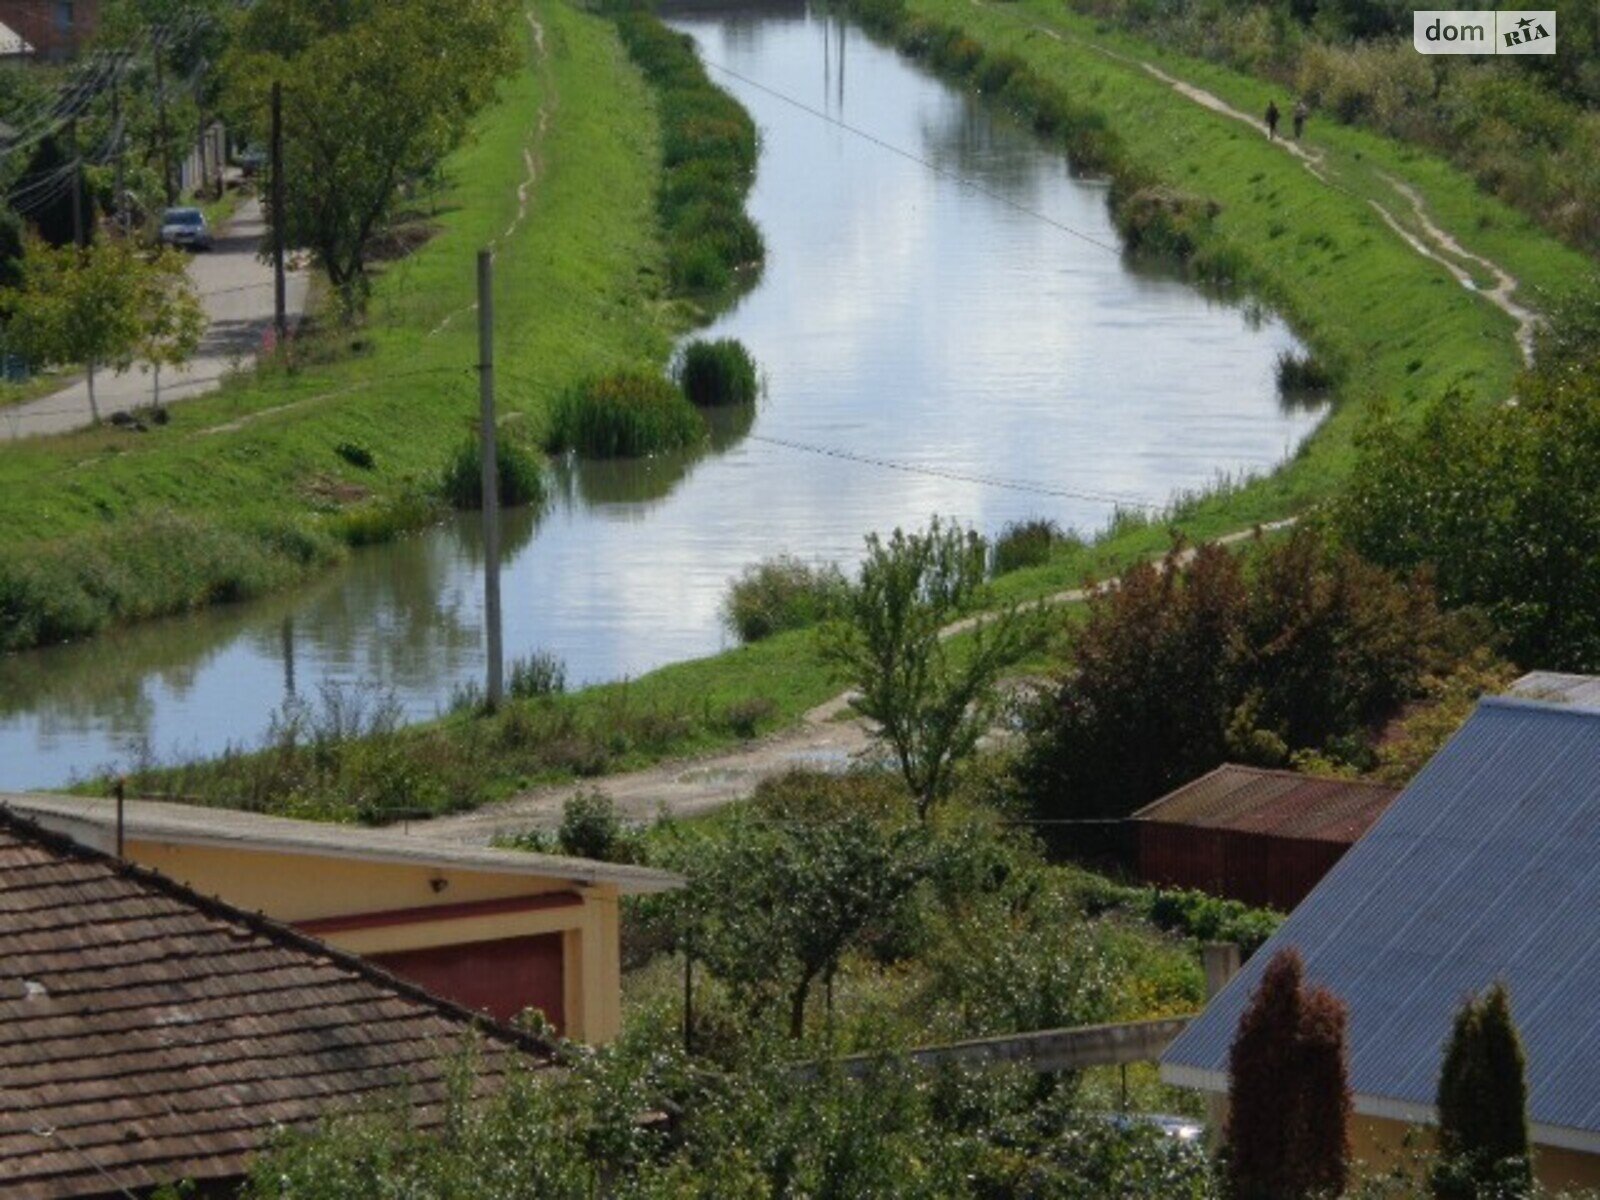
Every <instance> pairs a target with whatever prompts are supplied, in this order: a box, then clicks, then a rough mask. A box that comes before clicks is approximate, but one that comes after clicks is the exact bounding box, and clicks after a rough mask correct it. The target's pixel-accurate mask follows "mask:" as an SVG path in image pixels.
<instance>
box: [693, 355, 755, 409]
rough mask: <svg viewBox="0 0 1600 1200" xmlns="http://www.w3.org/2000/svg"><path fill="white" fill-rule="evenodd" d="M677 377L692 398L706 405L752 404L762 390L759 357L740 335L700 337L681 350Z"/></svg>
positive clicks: (709, 406) (713, 406)
mask: <svg viewBox="0 0 1600 1200" xmlns="http://www.w3.org/2000/svg"><path fill="white" fill-rule="evenodd" d="M673 377H674V378H675V379H677V381H678V386H679V387H680V388H682V389H683V394H684V395H686V396H688V397H689V400H690V402H691V403H693V404H696V405H699V406H701V407H703V408H715V407H720V406H722V405H726V404H751V403H753V402H754V401H755V398H756V396H757V395H758V394H759V393H760V390H761V377H760V375H759V373H758V372H757V370H756V360H755V359H753V358H751V357H750V351H748V350H746V349H745V348H744V344H743V343H742V342H740V341H739V340H738V339H736V338H718V339H716V340H715V341H707V340H706V339H704V338H696V339H695V340H694V341H692V342H690V343H689V344H688V345H687V346H685V347H684V348H683V350H682V351H681V353H680V354H679V356H678V359H677V362H676V364H675V365H674V368H673Z"/></svg>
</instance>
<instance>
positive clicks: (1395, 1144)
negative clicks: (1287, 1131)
mask: <svg viewBox="0 0 1600 1200" xmlns="http://www.w3.org/2000/svg"><path fill="white" fill-rule="evenodd" d="M1433 1144H1434V1138H1433V1129H1432V1128H1431V1127H1429V1126H1423V1125H1408V1124H1407V1123H1405V1122H1404V1121H1393V1120H1389V1119H1388V1118H1386V1117H1368V1116H1364V1115H1361V1114H1359V1113H1358V1114H1357V1115H1356V1116H1355V1117H1354V1118H1352V1120H1351V1122H1350V1152H1351V1157H1352V1158H1354V1159H1356V1160H1357V1161H1359V1162H1360V1163H1361V1164H1362V1165H1363V1170H1364V1172H1365V1173H1366V1174H1369V1175H1380V1174H1386V1173H1388V1172H1389V1171H1392V1170H1394V1169H1395V1168H1396V1167H1399V1168H1401V1169H1403V1170H1417V1169H1418V1157H1419V1155H1420V1154H1422V1153H1424V1152H1429V1151H1431V1150H1432V1149H1433ZM1533 1168H1534V1174H1535V1175H1536V1176H1537V1177H1538V1179H1539V1182H1540V1183H1542V1184H1544V1185H1545V1186H1546V1187H1548V1188H1574V1189H1575V1188H1594V1187H1600V1155H1594V1154H1584V1153H1582V1152H1581V1151H1577V1150H1567V1149H1565V1148H1563V1147H1560V1146H1539V1145H1536V1146H1535V1147H1534V1159H1533Z"/></svg>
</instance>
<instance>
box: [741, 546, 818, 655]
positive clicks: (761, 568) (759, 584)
mask: <svg viewBox="0 0 1600 1200" xmlns="http://www.w3.org/2000/svg"><path fill="white" fill-rule="evenodd" d="M849 591H850V585H849V583H848V582H847V581H846V580H845V577H844V574H843V572H841V571H840V570H839V568H838V567H836V566H834V565H833V564H832V563H827V564H823V565H819V566H812V565H810V564H809V563H805V562H802V561H801V560H800V559H798V558H793V557H791V556H789V555H787V554H780V555H779V556H778V557H776V558H769V559H767V560H766V561H764V562H761V563H757V564H756V565H755V566H751V567H747V568H745V571H744V573H743V574H742V575H740V576H739V577H738V578H737V579H735V580H734V581H733V582H732V583H731V584H729V586H728V594H727V596H726V597H725V598H724V599H723V602H722V620H723V624H725V625H726V626H727V627H728V630H729V632H731V633H732V634H733V635H734V636H735V637H737V638H738V639H739V640H740V641H741V642H758V641H760V640H761V639H762V638H767V637H771V636H772V635H773V634H775V633H782V632H783V631H784V630H786V629H803V628H805V627H806V626H808V625H816V624H818V623H820V622H822V621H826V620H828V619H829V618H831V617H835V616H838V615H839V614H840V613H842V612H843V611H844V603H845V600H846V598H847V597H848V594H849Z"/></svg>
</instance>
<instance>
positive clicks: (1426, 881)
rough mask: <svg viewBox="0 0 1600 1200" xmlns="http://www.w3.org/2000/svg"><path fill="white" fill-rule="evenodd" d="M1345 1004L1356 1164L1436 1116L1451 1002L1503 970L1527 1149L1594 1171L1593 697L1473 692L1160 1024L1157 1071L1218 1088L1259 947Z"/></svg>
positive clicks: (1570, 1175)
mask: <svg viewBox="0 0 1600 1200" xmlns="http://www.w3.org/2000/svg"><path fill="white" fill-rule="evenodd" d="M1291 946H1292V947H1294V948H1295V949H1297V950H1298V951H1299V952H1300V954H1301V955H1302V957H1303V958H1304V960H1305V967H1306V976H1307V979H1308V981H1309V982H1311V983H1313V984H1320V985H1322V986H1325V987H1327V988H1329V989H1331V990H1332V991H1333V992H1334V994H1335V995H1337V996H1338V997H1339V998H1340V999H1342V1000H1343V1001H1344V1002H1345V1004H1346V1005H1348V1007H1349V1030H1348V1046H1349V1055H1350V1058H1349V1070H1350V1083H1351V1088H1352V1091H1353V1093H1354V1103H1355V1113H1356V1118H1355V1124H1354V1131H1353V1142H1354V1147H1353V1148H1354V1151H1355V1154H1356V1156H1357V1157H1358V1158H1359V1159H1362V1160H1364V1161H1365V1162H1366V1163H1368V1164H1369V1165H1371V1166H1374V1167H1386V1166H1387V1165H1389V1164H1390V1161H1391V1160H1392V1159H1393V1158H1394V1156H1395V1155H1397V1154H1398V1153H1399V1147H1400V1145H1401V1142H1402V1139H1403V1137H1404V1136H1405V1134H1406V1133H1407V1131H1408V1130H1412V1129H1416V1128H1418V1127H1421V1128H1423V1129H1426V1128H1427V1127H1428V1126H1432V1125H1436V1124H1437V1111H1436V1109H1435V1098H1436V1092H1437V1087H1438V1078H1439V1069H1440V1065H1441V1063H1442V1060H1443V1053H1444V1047H1445V1042H1446V1040H1447V1038H1448V1036H1449V1033H1450V1027H1451V1020H1452V1018H1453V1016H1454V1014H1455V1012H1456V1011H1457V1009H1458V1008H1459V1007H1460V1005H1461V1003H1462V1002H1463V1000H1465V999H1466V998H1467V997H1468V996H1470V995H1473V994H1476V993H1481V992H1482V991H1483V990H1484V989H1486V988H1487V987H1489V986H1490V985H1491V984H1493V983H1494V982H1496V981H1502V982H1504V983H1505V985H1506V986H1507V988H1508V990H1509V993H1510V997H1511V1005H1512V1013H1513V1016H1514V1018H1515V1019H1516V1022H1517V1025H1518V1027H1519V1029H1520V1031H1521V1035H1522V1040H1523V1044H1524V1048H1525V1050H1526V1053H1527V1071H1528V1089H1529V1090H1528V1107H1529V1119H1530V1123H1531V1130H1532V1137H1533V1142H1534V1144H1535V1149H1536V1157H1535V1169H1536V1171H1537V1173H1538V1175H1539V1177H1540V1179H1541V1180H1542V1181H1544V1182H1545V1183H1546V1184H1549V1185H1551V1186H1562V1187H1571V1186H1581V1187H1592V1186H1597V1185H1600V710H1597V709H1594V708H1587V707H1583V706H1578V705H1571V704H1549V703H1542V702H1534V701H1528V700H1522V699H1513V698H1498V697H1497V698H1492V699H1487V700H1484V701H1482V702H1481V703H1480V704H1479V706H1478V708H1477V709H1476V710H1475V712H1474V713H1473V715H1472V717H1471V718H1469V719H1468V721H1467V722H1466V724H1465V725H1463V726H1462V728H1461V729H1460V730H1459V731H1458V732H1457V733H1456V735H1455V736H1454V737H1453V738H1452V739H1451V740H1450V741H1449V742H1448V743H1447V744H1446V745H1445V746H1444V748H1443V749H1442V750H1440V752H1439V753H1438V754H1437V755H1435V756H1434V758H1433V759H1432V760H1431V761H1430V762H1429V763H1428V765H1427V766H1426V767H1424V768H1423V770H1422V771H1421V772H1420V773H1419V774H1418V775H1417V777H1416V778H1415V779H1414V780H1413V781H1412V782H1411V784H1410V785H1409V786H1407V787H1406V788H1405V790H1404V791H1403V792H1401V794H1400V795H1399V796H1398V797H1396V799H1395V800H1394V802H1393V803H1392V804H1390V805H1389V807H1388V809H1387V811H1385V812H1384V814H1383V815H1382V816H1381V817H1380V818H1379V819H1378V820H1377V822H1376V823H1375V824H1374V825H1373V826H1372V828H1371V829H1370V830H1369V831H1368V832H1367V834H1366V836H1365V837H1363V838H1362V839H1361V840H1360V841H1359V842H1357V843H1356V844H1355V845H1354V846H1353V847H1352V848H1351V849H1350V851H1349V852H1348V853H1347V854H1346V855H1345V856H1344V857H1343V858H1342V859H1340V861H1339V862H1338V864H1337V865H1335V866H1334V867H1333V869H1332V870H1330V871H1329V872H1328V874H1327V876H1326V877H1325V878H1324V879H1323V880H1322V882H1321V883H1320V884H1318V886H1317V887H1316V888H1315V889H1314V890H1313V891H1312V892H1311V894H1310V895H1309V896H1307V897H1306V899H1305V901H1304V902H1303V903H1301V904H1300V905H1299V906H1298V907H1297V908H1296V909H1295V910H1294V911H1293V912H1292V913H1291V914H1290V915H1289V918H1288V919H1287V920H1286V921H1285V922H1284V924H1283V925H1282V927H1281V928H1280V929H1279V930H1278V932H1277V933H1276V934H1275V935H1274V936H1273V937H1272V938H1271V939H1270V940H1269V941H1268V942H1267V944H1266V945H1265V946H1264V947H1262V949H1261V950H1260V951H1258V952H1257V953H1256V954H1255V955H1253V956H1252V957H1251V959H1250V961H1249V962H1248V963H1247V964H1246V965H1245V967H1244V970H1243V971H1242V972H1241V973H1240V974H1239V975H1238V976H1237V977H1236V978H1235V979H1234V980H1233V981H1232V982H1231V983H1230V984H1229V985H1228V986H1227V987H1226V988H1224V989H1223V990H1222V992H1221V993H1220V994H1218V995H1217V996H1216V998H1215V999H1213V1000H1212V1001H1211V1003H1210V1004H1209V1005H1207V1007H1206V1009H1205V1011H1204V1012H1203V1013H1202V1014H1201V1015H1200V1016H1199V1017H1197V1018H1196V1019H1195V1020H1194V1022H1193V1023H1192V1024H1190V1025H1189V1027H1188V1028H1187V1029H1186V1030H1185V1031H1184V1032H1183V1033H1182V1034H1181V1035H1179V1037H1178V1038H1177V1039H1176V1040H1175V1041H1174V1042H1173V1044H1172V1045H1171V1046H1170V1047H1169V1048H1168V1050H1167V1051H1166V1053H1165V1054H1164V1055H1163V1057H1162V1060H1161V1074H1162V1078H1163V1079H1165V1080H1166V1081H1167V1082H1169V1083H1173V1084H1177V1085H1179V1086H1184V1087H1192V1088H1198V1089H1200V1090H1202V1091H1205V1092H1207V1093H1210V1094H1211V1095H1212V1096H1213V1097H1223V1096H1225V1095H1226V1093H1227V1088H1228V1075H1227V1064H1228V1051H1229V1047H1230V1044H1231V1043H1232V1040H1233V1036H1234V1031H1235V1029H1236V1028H1237V1026H1238V1022H1239V1017H1240V1014H1241V1013H1242V1011H1243V1010H1244V1007H1245V1005H1246V1003H1247V1001H1248V999H1249V997H1250V995H1251V993H1252V992H1253V991H1254V990H1255V988H1256V986H1257V984H1258V982H1259V979H1260V975H1261V972H1262V970H1263V969H1264V968H1265V965H1266V963H1267V962H1268V961H1269V960H1270V959H1271V957H1272V956H1273V955H1274V954H1275V953H1276V952H1277V951H1278V950H1279V949H1282V948H1285V947H1291Z"/></svg>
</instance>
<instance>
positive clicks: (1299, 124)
mask: <svg viewBox="0 0 1600 1200" xmlns="http://www.w3.org/2000/svg"><path fill="white" fill-rule="evenodd" d="M1310 115H1311V110H1310V109H1308V108H1307V107H1306V102H1305V101H1304V100H1301V101H1298V102H1297V103H1296V104H1295V106H1294V140H1295V141H1297V142H1298V141H1299V140H1300V135H1301V134H1302V133H1303V132H1305V128H1306V117H1308V116H1310Z"/></svg>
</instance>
